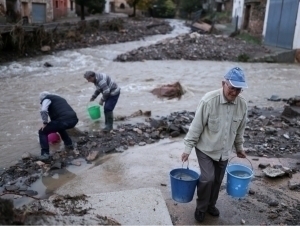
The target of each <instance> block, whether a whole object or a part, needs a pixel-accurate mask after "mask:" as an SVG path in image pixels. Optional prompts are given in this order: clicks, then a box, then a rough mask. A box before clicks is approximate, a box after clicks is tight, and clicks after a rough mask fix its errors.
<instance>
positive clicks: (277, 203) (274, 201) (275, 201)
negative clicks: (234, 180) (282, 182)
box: [269, 200, 279, 207]
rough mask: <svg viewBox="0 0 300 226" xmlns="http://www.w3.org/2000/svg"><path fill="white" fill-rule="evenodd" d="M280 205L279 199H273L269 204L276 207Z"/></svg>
mask: <svg viewBox="0 0 300 226" xmlns="http://www.w3.org/2000/svg"><path fill="white" fill-rule="evenodd" d="M278 205H279V202H278V201H277V200H271V201H270V202H269V206H273V207H275V206H278Z"/></svg>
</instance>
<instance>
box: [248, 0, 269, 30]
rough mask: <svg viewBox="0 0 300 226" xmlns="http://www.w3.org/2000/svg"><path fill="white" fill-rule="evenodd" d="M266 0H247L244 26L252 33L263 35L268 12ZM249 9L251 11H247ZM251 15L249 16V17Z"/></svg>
mask: <svg viewBox="0 0 300 226" xmlns="http://www.w3.org/2000/svg"><path fill="white" fill-rule="evenodd" d="M266 3H267V1H266V0H260V1H253V0H252V1H245V12H244V15H245V17H244V23H243V24H244V27H243V29H245V30H247V31H248V32H249V33H250V34H253V35H262V33H263V28H264V19H265V12H266ZM247 11H249V12H247ZM247 15H249V17H247Z"/></svg>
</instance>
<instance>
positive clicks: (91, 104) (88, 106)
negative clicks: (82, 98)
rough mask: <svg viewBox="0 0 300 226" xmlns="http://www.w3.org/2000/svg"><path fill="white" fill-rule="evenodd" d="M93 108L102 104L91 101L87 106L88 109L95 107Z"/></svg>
mask: <svg viewBox="0 0 300 226" xmlns="http://www.w3.org/2000/svg"><path fill="white" fill-rule="evenodd" d="M93 106H100V104H99V103H97V102H96V101H90V102H88V103H87V104H86V108H90V107H93Z"/></svg>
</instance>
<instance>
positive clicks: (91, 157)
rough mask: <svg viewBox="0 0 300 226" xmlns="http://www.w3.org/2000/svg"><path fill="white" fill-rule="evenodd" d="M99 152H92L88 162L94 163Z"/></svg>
mask: <svg viewBox="0 0 300 226" xmlns="http://www.w3.org/2000/svg"><path fill="white" fill-rule="evenodd" d="M98 153H99V151H92V152H90V153H89V155H88V156H87V157H86V159H87V160H88V161H93V160H95V159H96V158H97V156H98Z"/></svg>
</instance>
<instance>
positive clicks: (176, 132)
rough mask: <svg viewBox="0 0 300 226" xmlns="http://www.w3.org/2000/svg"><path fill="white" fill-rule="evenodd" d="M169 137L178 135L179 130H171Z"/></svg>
mask: <svg viewBox="0 0 300 226" xmlns="http://www.w3.org/2000/svg"><path fill="white" fill-rule="evenodd" d="M170 135H171V137H178V136H180V132H179V131H173V132H171V133H170Z"/></svg>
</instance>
